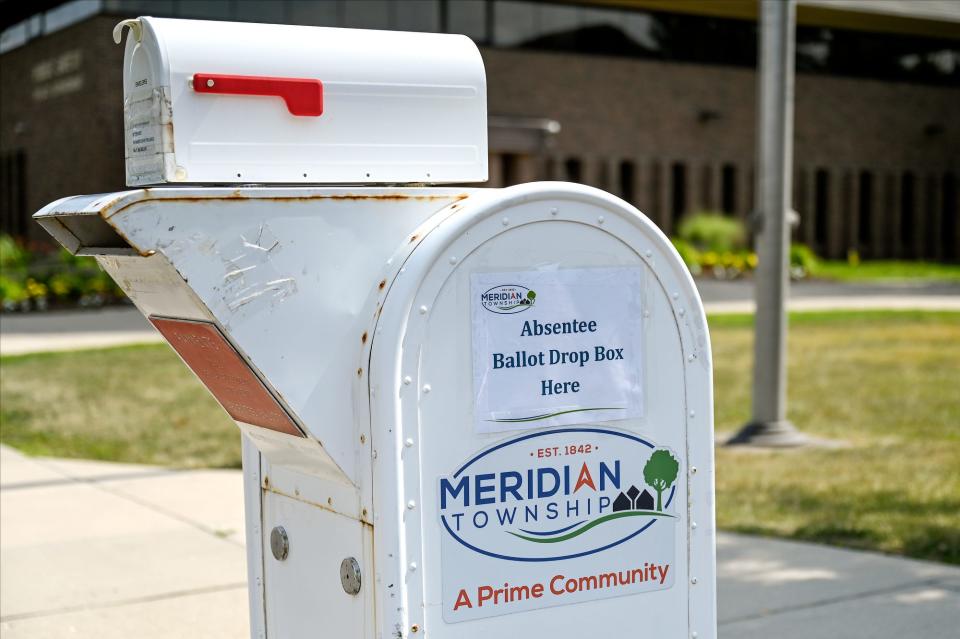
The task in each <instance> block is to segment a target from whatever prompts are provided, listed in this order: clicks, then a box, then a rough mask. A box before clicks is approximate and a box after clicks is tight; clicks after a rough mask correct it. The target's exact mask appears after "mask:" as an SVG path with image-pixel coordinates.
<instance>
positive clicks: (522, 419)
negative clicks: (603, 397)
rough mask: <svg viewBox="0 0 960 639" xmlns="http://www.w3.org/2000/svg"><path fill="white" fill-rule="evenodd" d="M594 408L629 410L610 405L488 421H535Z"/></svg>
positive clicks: (489, 420)
mask: <svg viewBox="0 0 960 639" xmlns="http://www.w3.org/2000/svg"><path fill="white" fill-rule="evenodd" d="M593 410H627V409H626V408H619V407H609V408H574V409H571V410H562V411H559V412H557V413H546V414H544V415H533V416H531V417H511V418H507V419H488V420H486V421H488V422H503V423H512V422H535V421H538V420H541V419H550V418H551V417H557V416H559V415H568V414H570V413H586V412H588V411H593Z"/></svg>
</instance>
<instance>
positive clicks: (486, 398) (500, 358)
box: [471, 268, 643, 433]
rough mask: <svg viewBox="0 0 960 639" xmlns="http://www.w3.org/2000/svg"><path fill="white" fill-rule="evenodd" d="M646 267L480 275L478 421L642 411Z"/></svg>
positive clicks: (475, 289) (511, 422) (490, 427)
mask: <svg viewBox="0 0 960 639" xmlns="http://www.w3.org/2000/svg"><path fill="white" fill-rule="evenodd" d="M641 277H642V271H641V269H640V268H592V269H569V270H542V271H527V272H522V273H475V274H473V275H472V278H471V285H472V286H471V292H472V304H473V371H474V392H475V394H476V405H475V411H474V414H475V429H476V431H477V432H481V433H489V432H498V431H507V430H519V429H526V428H540V427H543V426H558V425H564V424H585V423H595V422H605V421H611V420H618V419H627V418H632V417H639V416H640V415H641V414H642V410H643V401H642V399H643V398H642V390H641V389H642V385H641V358H642V352H641V344H642V341H641V335H642V332H641V321H642V318H641V312H642V309H641V300H640V291H641V283H642V280H641Z"/></svg>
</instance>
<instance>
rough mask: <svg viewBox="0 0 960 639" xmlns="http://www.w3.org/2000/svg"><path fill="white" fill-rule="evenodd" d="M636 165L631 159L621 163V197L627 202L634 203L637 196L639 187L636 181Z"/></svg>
mask: <svg viewBox="0 0 960 639" xmlns="http://www.w3.org/2000/svg"><path fill="white" fill-rule="evenodd" d="M634 174H635V167H634V164H633V162H631V161H630V160H624V161H623V162H621V163H620V197H622V198H623V199H624V200H626V201H627V202H630V203H631V204H634V203H635V202H634V200H635V199H636V197H637V189H636V184H635V181H634Z"/></svg>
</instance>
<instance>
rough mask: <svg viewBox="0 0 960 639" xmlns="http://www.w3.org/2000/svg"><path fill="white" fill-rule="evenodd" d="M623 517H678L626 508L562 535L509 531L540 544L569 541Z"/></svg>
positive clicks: (515, 535) (653, 511)
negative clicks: (533, 535)
mask: <svg viewBox="0 0 960 639" xmlns="http://www.w3.org/2000/svg"><path fill="white" fill-rule="evenodd" d="M621 517H674V518H675V517H676V515H670V514H667V513H658V512H657V511H655V510H625V511H623V512H619V513H610V514H609V515H604V516H603V517H600V518H598V519H594V520H593V521H591V522H589V523H587V524H584V525H583V526H581V527H580V528H577V529H576V530H574V531H571V532H568V533H567V534H565V535H560V536H559V537H528V536H526V535H521V534H518V533H515V532H510V531H509V530H508V531H507V532H508V533H509V534H511V535H513V536H514V537H519V538H520V539H525V540H527V541H533V542H536V543H538V544H555V543H557V542H558V541H567V540H568V539H573V538H574V537H579V536H580V535H582V534H583V533H585V532H587V531H588V530H590V529H591V528H594V527H596V526H599V525H600V524H603V523H606V522H608V521H612V520H614V519H620V518H621Z"/></svg>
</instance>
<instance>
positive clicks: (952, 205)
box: [940, 173, 960, 260]
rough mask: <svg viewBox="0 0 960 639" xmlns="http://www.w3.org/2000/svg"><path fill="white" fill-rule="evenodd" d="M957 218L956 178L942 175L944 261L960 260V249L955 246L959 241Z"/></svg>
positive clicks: (941, 223) (958, 211) (941, 237)
mask: <svg viewBox="0 0 960 639" xmlns="http://www.w3.org/2000/svg"><path fill="white" fill-rule="evenodd" d="M958 218H960V208H958V203H957V176H956V175H954V174H953V173H944V174H943V212H942V214H941V216H940V241H941V242H942V243H943V259H945V260H956V259H958V258H960V247H958V246H957V243H958V241H960V238H958V237H957V222H958Z"/></svg>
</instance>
